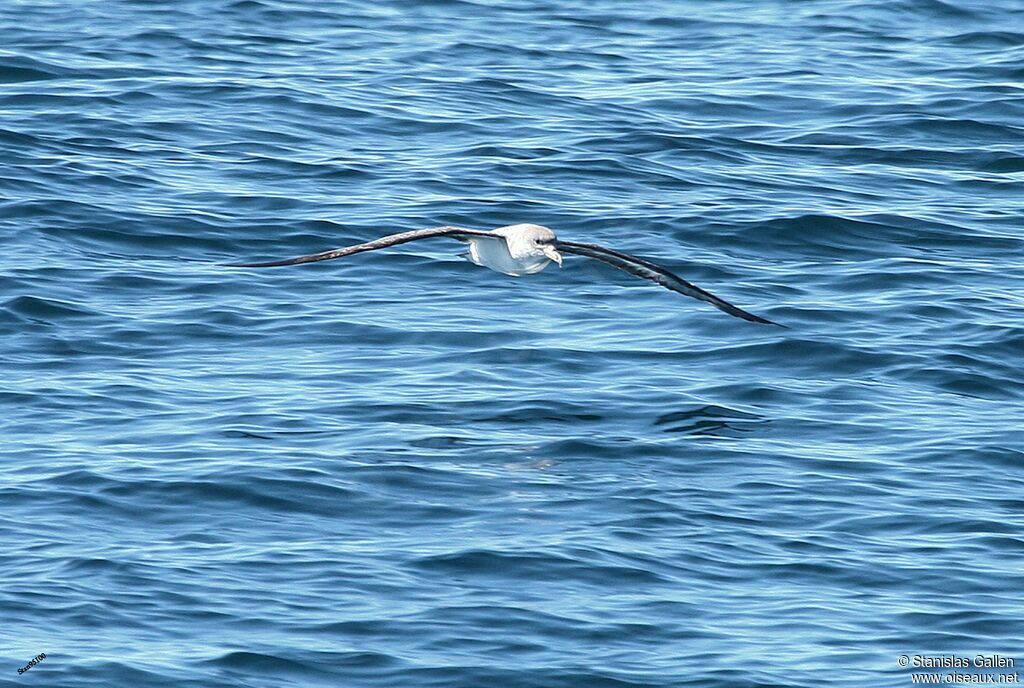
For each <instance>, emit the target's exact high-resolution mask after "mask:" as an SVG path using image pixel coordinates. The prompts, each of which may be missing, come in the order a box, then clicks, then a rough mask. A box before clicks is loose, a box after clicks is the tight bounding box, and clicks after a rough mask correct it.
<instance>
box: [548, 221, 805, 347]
mask: <svg viewBox="0 0 1024 688" xmlns="http://www.w3.org/2000/svg"><path fill="white" fill-rule="evenodd" d="M555 248H556V249H558V250H559V251H562V252H563V253H575V254H576V255H578V256H586V257H587V258H593V259H594V260H599V261H601V262H602V263H607V264H608V265H611V266H612V267H616V268H618V269H619V270H625V271H626V272H628V273H629V274H631V275H636V276H637V277H642V278H644V279H648V280H651V281H652V282H656V283H658V284H660V285H661V286H663V287H665V288H666V289H671V290H672V291H674V292H678V293H680V294H683V295H685V296H691V297H693V298H695V299H700V300H701V301H706V302H708V303H710V304H711V305H712V306H714V307H715V308H718V309H719V310H723V311H725V312H726V313H728V314H729V315H732V316H735V317H737V318H743V319H744V320H749V321H751V322H756V323H764V324H765V325H778V323H776V322H772V321H771V320H767V319H766V318H762V317H760V316H758V315H754V314H753V313H748V312H747V311H745V310H743V309H742V308H737V307H736V306H734V305H732V304H731V303H729V302H728V301H726V300H724V299H720V298H718V297H717V296H715V295H714V294H712V293H711V292H707V291H704V290H703V289H701V288H700V287H698V286H697V285H695V284H690V283H689V282H687V281H686V280H684V279H683V278H681V277H679V276H678V275H675V274H673V273H671V272H669V271H668V270H666V269H665V268H663V267H661V266H660V265H655V264H654V263H651V262H649V261H646V260H644V259H643V258H637V257H636V256H632V255H630V254H628V253H621V252H619V251H613V250H612V249H610V248H605V247H604V246H599V245H598V244H582V243H578V242H575V241H555ZM779 326H780V327H785V326H784V325H779Z"/></svg>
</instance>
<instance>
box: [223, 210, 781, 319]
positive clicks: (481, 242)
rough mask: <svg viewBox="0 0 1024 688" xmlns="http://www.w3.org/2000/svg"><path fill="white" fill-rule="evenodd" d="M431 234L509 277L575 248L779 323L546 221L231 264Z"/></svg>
mask: <svg viewBox="0 0 1024 688" xmlns="http://www.w3.org/2000/svg"><path fill="white" fill-rule="evenodd" d="M432 237H450V238H452V239H457V240H459V241H462V242H464V243H467V244H469V251H467V252H466V253H465V254H464V255H465V256H466V257H467V258H468V259H469V260H470V261H472V262H473V263H476V264H477V265H482V266H483V267H485V268H490V269H491V270H496V271H497V272H501V273H504V274H506V275H512V276H513V277H521V276H522V275H532V274H533V273H535V272H540V271H541V270H543V269H544V268H546V267H547V266H548V264H549V263H551V262H552V261H554V262H556V263H558V266H559V267H561V266H562V254H563V253H573V254H576V255H578V256H585V257H587V258H593V259H594V260H599V261H601V262H602V263H607V264H608V265H611V266H612V267H616V268H618V269H620V270H624V271H625V272H628V273H629V274H631V275H636V276H637V277H642V278H643V279H647V280H651V281H652V282H655V283H657V284H660V285H661V286H663V287H665V288H666V289H671V290H672V291H674V292H678V293H680V294H683V295H684V296H690V297H693V298H695V299H700V300H701V301H706V302H707V303H710V304H711V305H712V306H714V307H715V308H718V309H719V310H722V311H725V312H726V313H728V314H729V315H732V316H735V317H737V318H742V319H744V320H749V321H751V322H756V323H764V324H766V325H778V323H774V322H772V321H771V320H767V319H765V318H762V317H760V316H757V315H754V314H753V313H748V312H747V311H745V310H743V309H742V308H737V307H736V306H734V305H732V304H731V303H729V302H728V301H725V300H724V299H720V298H718V297H717V296H715V295H714V294H712V293H710V292H707V291H704V290H703V289H701V288H700V287H698V286H696V285H693V284H690V283H689V282H687V281H686V280H684V279H683V278H681V277H679V276H678V275H674V274H673V273H671V272H669V271H668V270H666V269H665V268H663V267H661V266H660V265H655V264H654V263H651V262H649V261H646V260H644V259H643V258H637V257H636V256H631V255H629V254H628V253H621V252H619V251H614V250H612V249H610V248H605V247H604V246H599V245H597V244H584V243H579V242H576V241H561V240H560V239H558V238H556V237H555V233H554V232H552V231H551V230H550V229H548V228H547V227H542V226H540V225H531V224H520V225H509V226H507V227H499V228H498V229H493V230H489V231H484V230H479V229H466V228H464V227H449V226H444V227H431V228H429V229H417V230H414V231H411V232H402V233H400V234H389V235H388V236H385V237H381V238H380V239H374V240H373V241H367V242H366V243H365V244H356V245H354V246H346V247H344V248H336V249H333V250H331V251H324V252H322V253H312V254H310V255H308V256H298V257H297V258H287V259H285V260H274V261H270V262H267V263H236V264H232V265H230V266H229V267H236V268H270V267H277V266H279V265H298V264H300V263H313V262H315V261H318V260H333V259H334V258H342V257H344V256H351V255H353V254H355V253H362V252H363V251H376V250H377V249H379V248H388V247H391V246H398V245H399V244H405V243H407V242H410V241H418V240H420V239H430V238H432Z"/></svg>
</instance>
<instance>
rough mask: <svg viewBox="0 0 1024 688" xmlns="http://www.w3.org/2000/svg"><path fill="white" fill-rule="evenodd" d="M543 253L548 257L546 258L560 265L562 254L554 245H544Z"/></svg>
mask: <svg viewBox="0 0 1024 688" xmlns="http://www.w3.org/2000/svg"><path fill="white" fill-rule="evenodd" d="M544 255H545V256H547V257H548V260H553V261H555V262H556V263H558V267H562V254H561V253H559V252H558V251H557V250H555V247H554V246H545V247H544Z"/></svg>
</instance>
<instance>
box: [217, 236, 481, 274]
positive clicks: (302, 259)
mask: <svg viewBox="0 0 1024 688" xmlns="http://www.w3.org/2000/svg"><path fill="white" fill-rule="evenodd" d="M471 236H478V237H489V238H492V239H495V238H497V239H501V237H498V236H496V235H495V234H492V233H491V232H485V231H482V230H479V229H466V228H465V227H450V226H447V225H446V226H443V227H430V228H429V229H416V230H413V231H411V232H401V233H400V234H389V235H388V236H384V237H381V238H380V239H374V240H373V241H367V242H366V243H365V244H356V245H354V246H345V247H344V248H336V249H332V250H330V251H323V252H322V253H311V254H309V255H308V256H297V257H295V258H285V259H284V260H272V261H270V262H267V263H231V264H229V265H228V267H232V268H273V267H277V266H279V265H298V264H299V263H314V262H316V261H318V260H333V259H334V258H342V257H344V256H351V255H352V254H353V253H362V252H363V251H376V250H377V249H379V248H388V247H390V246H398V245H399V244H405V243H408V242H410V241H418V240H419V239H430V238H433V237H451V238H453V239H460V240H464V239H465V238H466V237H471Z"/></svg>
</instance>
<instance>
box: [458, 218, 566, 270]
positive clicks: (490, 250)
mask: <svg viewBox="0 0 1024 688" xmlns="http://www.w3.org/2000/svg"><path fill="white" fill-rule="evenodd" d="M491 233H492V234H494V235H495V236H494V238H493V239H491V238H490V237H476V236H472V237H467V241H468V242H469V251H467V252H466V257H467V258H469V260H470V261H472V262H473V263H476V264H477V265H480V266H483V267H485V268H490V269H491V270H494V271H496V272H501V273H504V274H506V275H511V276H513V277H522V276H523V275H532V274H534V273H535V272H540V271H541V270H543V269H544V268H546V267H547V266H548V263H550V262H551V261H552V260H555V261H557V262H558V264H559V265H561V263H562V261H561V256H559V255H558V253H557V252H555V251H554V250H553V249H551V248H550V247H547V248H544V247H538V245H537V243H536V239H537V238H545V239H554V238H555V234H554V232H552V231H551V230H550V229H548V228H547V227H542V226H540V225H530V224H521V225H509V226H507V227H499V228H498V229H495V230H493V231H492V232H491Z"/></svg>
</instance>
